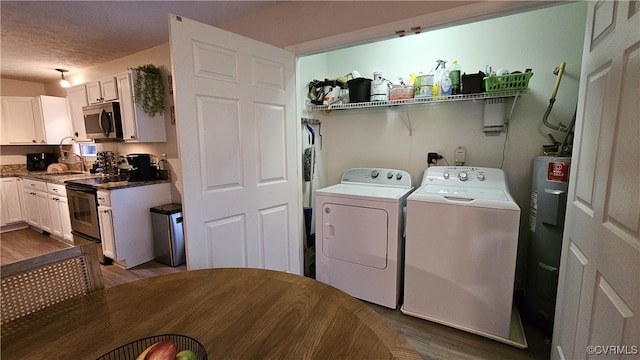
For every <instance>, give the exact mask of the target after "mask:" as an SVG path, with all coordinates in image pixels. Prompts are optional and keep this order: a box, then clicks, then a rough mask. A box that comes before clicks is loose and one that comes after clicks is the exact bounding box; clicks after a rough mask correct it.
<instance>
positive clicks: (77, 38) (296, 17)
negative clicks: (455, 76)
mask: <svg viewBox="0 0 640 360" xmlns="http://www.w3.org/2000/svg"><path fill="white" fill-rule="evenodd" d="M545 3H547V1H541V0H536V1H525V0H515V1H490V0H481V1H461V0H455V1H454V0H448V1H435V0H428V1H426V0H423V1H403V0H391V1H364V0H362V1H335V0H326V1H313V0H307V1H288V0H285V1H270V0H267V1H245V0H236V1H142V0H138V1H5V0H0V26H1V33H0V35H1V38H0V46H1V49H0V50H1V52H0V56H1V57H0V77H2V78H5V79H14V80H22V81H30V82H37V83H47V82H50V81H55V80H56V79H59V78H60V73H58V72H56V71H55V69H56V68H61V69H67V70H69V72H70V74H73V73H74V72H76V71H79V70H83V69H86V68H90V67H93V66H96V65H99V64H103V63H105V62H108V61H111V60H115V59H119V58H122V57H125V56H127V55H131V54H134V53H137V52H140V51H142V50H146V49H149V48H152V47H154V46H157V45H161V44H164V43H167V42H168V41H169V29H168V16H167V14H169V13H174V14H177V15H181V16H184V17H187V18H190V19H193V20H196V21H199V22H202V23H205V24H209V25H213V26H216V27H220V28H222V29H226V30H228V31H232V32H235V33H238V34H241V35H244V36H247V37H250V38H253V39H256V40H259V41H263V42H266V43H269V44H272V45H274V46H278V47H283V48H284V47H286V46H290V45H293V44H301V43H304V42H306V41H311V40H315V39H321V38H323V37H326V36H341V34H346V33H349V32H352V31H359V30H360V29H365V28H371V27H375V26H376V25H380V24H386V23H392V24H398V22H401V23H402V25H398V26H401V27H400V28H399V29H393V31H389V33H388V36H395V35H394V32H395V31H396V30H409V28H405V29H403V28H402V26H409V27H412V26H416V25H418V26H422V27H423V28H424V26H427V28H428V27H432V26H433V27H437V26H438V23H437V22H433V21H432V20H433V19H440V20H442V19H445V20H446V21H453V20H460V19H462V18H465V19H466V20H469V21H471V20H473V19H476V20H477V19H478V16H481V18H486V17H487V16H497V15H496V14H503V13H504V12H505V11H524V10H525V9H527V8H530V7H533V6H541V5H540V4H545ZM552 3H553V2H552ZM467 6H470V7H471V8H474V9H476V10H474V11H471V10H470V9H467V10H465V7H467ZM487 9H488V10H487ZM438 13H440V14H447V15H443V16H436V17H435V18H432V19H431V21H426V23H416V24H409V23H407V21H406V19H410V18H413V17H415V16H417V15H421V14H438ZM301 26H302V28H301ZM394 26H395V25H394ZM385 31H386V30H385ZM385 36H387V35H385Z"/></svg>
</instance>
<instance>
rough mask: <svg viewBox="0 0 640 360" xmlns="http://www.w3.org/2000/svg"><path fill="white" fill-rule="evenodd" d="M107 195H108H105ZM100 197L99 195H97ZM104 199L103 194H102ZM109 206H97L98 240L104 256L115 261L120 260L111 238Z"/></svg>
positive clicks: (110, 210)
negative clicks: (100, 242)
mask: <svg viewBox="0 0 640 360" xmlns="http://www.w3.org/2000/svg"><path fill="white" fill-rule="evenodd" d="M107 194H108V193H107ZM98 196H100V194H98ZM102 196H103V197H104V196H105V194H104V193H103V194H102ZM111 214H112V209H111V207H110V206H104V205H100V206H98V221H99V222H100V240H101V241H102V252H103V253H104V256H106V257H108V258H110V259H113V260H117V259H118V258H122V256H120V257H118V253H117V251H116V240H115V238H114V236H113V216H112V215H111Z"/></svg>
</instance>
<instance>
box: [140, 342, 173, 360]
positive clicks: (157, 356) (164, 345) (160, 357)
mask: <svg viewBox="0 0 640 360" xmlns="http://www.w3.org/2000/svg"><path fill="white" fill-rule="evenodd" d="M175 357H176V344H174V343H172V342H171V341H161V342H159V343H158V344H157V345H156V346H154V347H153V348H152V349H151V350H150V351H149V352H148V353H147V356H145V358H144V360H173V359H174V358H175Z"/></svg>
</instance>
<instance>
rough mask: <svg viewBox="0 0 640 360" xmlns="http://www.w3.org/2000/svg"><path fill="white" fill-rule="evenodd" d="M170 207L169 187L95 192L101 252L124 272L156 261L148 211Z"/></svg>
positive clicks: (164, 184)
mask: <svg viewBox="0 0 640 360" xmlns="http://www.w3.org/2000/svg"><path fill="white" fill-rule="evenodd" d="M168 203H171V187H170V183H161V184H152V185H142V186H135V187H130V188H122V189H115V190H98V218H99V221H100V237H101V241H102V251H103V253H104V255H105V256H106V257H109V258H111V259H113V260H114V262H115V263H116V264H118V265H121V266H123V267H124V268H125V269H129V268H132V267H134V266H138V265H140V264H143V263H145V262H148V261H151V260H154V259H155V253H154V248H153V227H152V224H151V212H150V209H151V208H152V207H154V206H160V205H164V204H168Z"/></svg>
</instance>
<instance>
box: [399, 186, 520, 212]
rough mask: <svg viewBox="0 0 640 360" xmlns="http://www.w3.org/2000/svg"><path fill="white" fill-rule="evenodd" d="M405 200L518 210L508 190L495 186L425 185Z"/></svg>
mask: <svg viewBox="0 0 640 360" xmlns="http://www.w3.org/2000/svg"><path fill="white" fill-rule="evenodd" d="M407 201H424V202H431V203H442V204H450V205H461V206H475V207H488V208H500V209H511V210H518V211H519V210H520V208H519V207H518V205H517V204H516V203H515V201H514V200H513V198H512V197H511V195H510V194H509V193H508V192H506V191H505V190H504V189H495V188H493V189H491V188H490V189H485V188H467V187H460V186H442V185H425V186H423V187H421V188H418V189H417V190H416V191H414V192H413V193H412V194H411V195H409V197H408V198H407Z"/></svg>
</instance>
